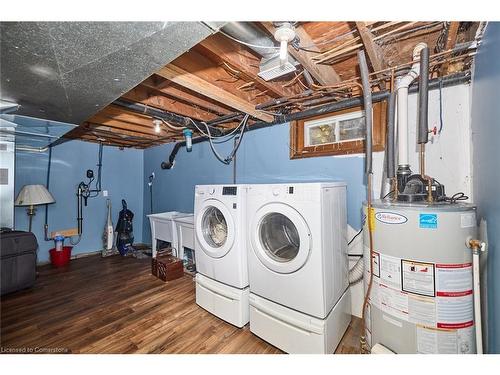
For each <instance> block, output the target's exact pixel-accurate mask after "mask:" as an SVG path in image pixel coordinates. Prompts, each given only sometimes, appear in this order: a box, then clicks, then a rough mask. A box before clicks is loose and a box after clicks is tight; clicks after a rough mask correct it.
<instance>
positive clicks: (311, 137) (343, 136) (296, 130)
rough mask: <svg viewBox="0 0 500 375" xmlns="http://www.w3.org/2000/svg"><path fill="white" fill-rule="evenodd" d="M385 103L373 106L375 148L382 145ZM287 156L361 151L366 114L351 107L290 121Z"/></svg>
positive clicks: (363, 142)
mask: <svg viewBox="0 0 500 375" xmlns="http://www.w3.org/2000/svg"><path fill="white" fill-rule="evenodd" d="M385 111H386V104H385V102H383V103H375V104H374V106H373V145H374V151H382V150H384V147H385V127H386V124H385V123H386V113H385ZM290 145H291V147H290V150H291V153H290V158H291V159H296V158H305V157H314V156H328V155H345V154H360V153H364V151H365V113H364V110H363V109H362V108H361V107H354V108H351V109H347V110H342V111H338V112H334V113H329V114H325V115H321V116H316V117H312V118H308V119H305V120H298V121H294V122H291V123H290Z"/></svg>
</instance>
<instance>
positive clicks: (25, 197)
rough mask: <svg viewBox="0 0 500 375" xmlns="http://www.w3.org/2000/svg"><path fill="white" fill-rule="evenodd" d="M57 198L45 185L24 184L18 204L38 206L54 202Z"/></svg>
mask: <svg viewBox="0 0 500 375" xmlns="http://www.w3.org/2000/svg"><path fill="white" fill-rule="evenodd" d="M55 201H56V200H55V199H54V197H53V196H52V194H50V193H49V191H48V190H47V188H46V187H45V186H43V185H24V186H23V188H22V189H21V191H20V192H19V194H18V195H17V198H16V201H15V202H14V203H15V205H16V206H36V205H39V204H49V203H54V202H55Z"/></svg>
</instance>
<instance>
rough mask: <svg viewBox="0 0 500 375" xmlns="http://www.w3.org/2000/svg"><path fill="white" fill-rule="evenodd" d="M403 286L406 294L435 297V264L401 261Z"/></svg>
mask: <svg viewBox="0 0 500 375" xmlns="http://www.w3.org/2000/svg"><path fill="white" fill-rule="evenodd" d="M401 268H402V278H401V281H402V285H401V289H402V290H404V291H405V292H410V293H415V294H420V295H422V296H429V297H434V292H435V290H434V264H433V263H422V262H414V261H411V260H404V259H403V260H401Z"/></svg>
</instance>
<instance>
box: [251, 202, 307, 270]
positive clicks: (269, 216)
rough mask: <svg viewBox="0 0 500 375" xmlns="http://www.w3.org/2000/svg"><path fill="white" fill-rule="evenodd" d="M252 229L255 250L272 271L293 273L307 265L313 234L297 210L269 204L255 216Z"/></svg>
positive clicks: (261, 260)
mask: <svg viewBox="0 0 500 375" xmlns="http://www.w3.org/2000/svg"><path fill="white" fill-rule="evenodd" d="M250 230H251V234H250V239H251V245H252V250H253V252H254V253H255V255H256V256H257V258H259V260H260V262H261V263H262V264H263V265H264V266H266V267H267V268H269V269H270V270H272V271H275V272H278V273H292V272H295V271H297V270H299V269H300V268H302V266H303V265H304V264H305V263H306V262H307V259H308V257H309V253H310V246H311V232H310V230H309V227H308V226H307V224H306V222H305V220H304V218H303V217H302V216H301V215H300V214H299V212H298V211H297V210H295V209H294V208H292V207H290V206H288V205H286V204H282V203H269V204H267V205H265V206H263V207H261V208H260V209H259V210H258V211H257V212H256V213H255V215H254V217H253V219H252V220H251V227H250Z"/></svg>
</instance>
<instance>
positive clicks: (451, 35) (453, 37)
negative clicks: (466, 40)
mask: <svg viewBox="0 0 500 375" xmlns="http://www.w3.org/2000/svg"><path fill="white" fill-rule="evenodd" d="M459 26H460V22H457V21H454V22H450V27H449V28H448V35H447V37H446V44H445V47H444V50H445V51H448V50H450V49H452V48H453V47H455V44H457V37H458V28H459ZM448 67H449V64H448V63H444V64H443V65H442V66H441V69H440V73H441V75H446V73H447V72H448Z"/></svg>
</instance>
